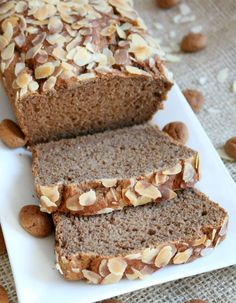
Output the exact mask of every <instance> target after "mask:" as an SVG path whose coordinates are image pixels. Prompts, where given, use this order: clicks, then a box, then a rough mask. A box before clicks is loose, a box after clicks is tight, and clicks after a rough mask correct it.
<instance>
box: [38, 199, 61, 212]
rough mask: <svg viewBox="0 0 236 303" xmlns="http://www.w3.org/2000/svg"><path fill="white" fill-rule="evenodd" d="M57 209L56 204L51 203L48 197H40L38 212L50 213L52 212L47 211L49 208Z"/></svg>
mask: <svg viewBox="0 0 236 303" xmlns="http://www.w3.org/2000/svg"><path fill="white" fill-rule="evenodd" d="M51 207H52V208H57V205H56V203H54V202H52V201H51V200H50V199H48V197H46V196H41V197H40V210H41V211H42V212H46V213H49V214H50V213H51V212H52V211H51V210H49V209H50V208H51Z"/></svg>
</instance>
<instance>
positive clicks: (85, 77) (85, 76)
mask: <svg viewBox="0 0 236 303" xmlns="http://www.w3.org/2000/svg"><path fill="white" fill-rule="evenodd" d="M94 78H96V74H95V73H85V74H81V75H79V76H78V77H77V79H78V80H80V81H86V80H89V79H94Z"/></svg>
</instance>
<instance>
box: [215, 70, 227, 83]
mask: <svg viewBox="0 0 236 303" xmlns="http://www.w3.org/2000/svg"><path fill="white" fill-rule="evenodd" d="M228 75H229V69H228V68H227V67H226V68H223V69H222V70H220V71H219V72H218V74H217V80H218V82H219V83H224V82H225V81H226V80H227V78H228Z"/></svg>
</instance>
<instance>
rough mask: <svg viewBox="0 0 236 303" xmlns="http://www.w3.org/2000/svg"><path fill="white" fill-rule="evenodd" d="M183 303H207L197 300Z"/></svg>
mask: <svg viewBox="0 0 236 303" xmlns="http://www.w3.org/2000/svg"><path fill="white" fill-rule="evenodd" d="M185 303H207V301H203V300H199V299H193V300H190V301H186V302H185Z"/></svg>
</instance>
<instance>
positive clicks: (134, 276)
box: [125, 267, 144, 281]
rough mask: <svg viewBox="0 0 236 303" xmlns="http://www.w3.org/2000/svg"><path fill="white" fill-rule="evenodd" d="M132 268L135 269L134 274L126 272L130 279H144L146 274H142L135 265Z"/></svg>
mask: <svg viewBox="0 0 236 303" xmlns="http://www.w3.org/2000/svg"><path fill="white" fill-rule="evenodd" d="M131 269H132V271H133V273H132V274H128V273H126V274H125V275H126V277H127V279H128V280H131V281H132V280H136V279H143V278H144V276H143V275H142V274H141V272H140V271H138V270H137V269H135V268H133V267H132V268H131Z"/></svg>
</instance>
